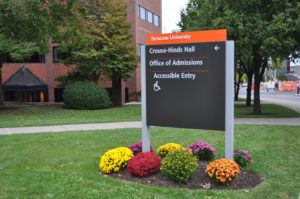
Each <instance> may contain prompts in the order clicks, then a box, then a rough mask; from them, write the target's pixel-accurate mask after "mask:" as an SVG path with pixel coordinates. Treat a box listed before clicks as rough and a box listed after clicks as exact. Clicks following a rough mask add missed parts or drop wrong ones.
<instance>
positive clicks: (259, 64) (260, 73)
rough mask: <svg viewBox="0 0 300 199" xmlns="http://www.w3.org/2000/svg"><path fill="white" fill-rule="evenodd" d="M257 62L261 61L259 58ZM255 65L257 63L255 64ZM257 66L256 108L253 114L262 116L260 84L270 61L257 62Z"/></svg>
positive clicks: (255, 79) (255, 83)
mask: <svg viewBox="0 0 300 199" xmlns="http://www.w3.org/2000/svg"><path fill="white" fill-rule="evenodd" d="M257 60H261V58H260V57H258V59H257ZM254 63H255V62H254ZM256 63H257V64H256V66H254V106H253V114H255V115H260V114H261V105H260V82H261V80H262V78H263V75H264V73H265V69H266V67H267V64H268V61H267V59H264V60H263V61H257V62H256Z"/></svg>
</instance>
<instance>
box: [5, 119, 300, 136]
mask: <svg viewBox="0 0 300 199" xmlns="http://www.w3.org/2000/svg"><path fill="white" fill-rule="evenodd" d="M234 124H249V125H289V126H300V118H276V119H268V118H261V119H256V118H254V119H252V118H238V119H235V120H234ZM123 128H142V122H141V121H137V122H116V123H97V124H75V125H59V126H37V127H18V128H0V135H12V134H30V133H45V132H50V133H55V132H66V131H90V130H108V129H123Z"/></svg>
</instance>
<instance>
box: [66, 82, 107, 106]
mask: <svg viewBox="0 0 300 199" xmlns="http://www.w3.org/2000/svg"><path fill="white" fill-rule="evenodd" d="M63 98H64V102H65V105H67V106H68V107H70V108H73V109H85V110H86V109H87V110H93V109H101V108H107V107H109V106H110V104H111V102H110V98H109V96H108V93H107V91H106V90H105V89H104V88H103V87H101V86H98V85H97V84H95V83H93V82H89V81H78V82H73V83H70V84H68V85H67V86H66V87H65V90H64V94H63Z"/></svg>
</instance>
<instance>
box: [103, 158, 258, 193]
mask: <svg viewBox="0 0 300 199" xmlns="http://www.w3.org/2000/svg"><path fill="white" fill-rule="evenodd" d="M198 165H199V166H198V168H197V172H196V174H195V176H194V177H193V178H192V180H191V181H190V182H189V183H188V184H180V183H176V182H174V181H172V180H170V179H169V178H168V177H167V176H165V175H163V174H162V173H161V172H160V171H159V172H158V173H155V174H152V175H150V176H147V177H136V176H132V175H131V174H130V173H128V171H127V169H125V170H122V171H120V172H118V173H111V174H102V175H108V176H111V177H114V178H119V179H121V180H125V181H131V182H137V183H141V184H146V185H154V186H164V187H173V188H186V189H206V190H222V189H227V190H230V189H248V188H253V187H256V186H257V185H259V184H260V183H261V182H262V181H263V180H264V178H263V177H262V176H260V175H258V174H256V173H254V172H251V171H247V170H244V169H241V173H240V175H239V176H237V177H236V178H235V179H233V180H232V181H231V182H230V183H229V185H223V184H219V183H216V182H214V181H212V179H211V178H209V176H208V175H207V174H206V173H205V168H206V165H207V163H206V162H198Z"/></svg>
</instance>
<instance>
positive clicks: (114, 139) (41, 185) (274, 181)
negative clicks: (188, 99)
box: [0, 125, 300, 199]
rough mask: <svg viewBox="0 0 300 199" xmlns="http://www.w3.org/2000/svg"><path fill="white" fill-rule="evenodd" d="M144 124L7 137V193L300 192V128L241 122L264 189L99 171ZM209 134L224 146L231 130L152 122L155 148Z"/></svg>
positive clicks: (3, 179)
mask: <svg viewBox="0 0 300 199" xmlns="http://www.w3.org/2000/svg"><path fill="white" fill-rule="evenodd" d="M140 139H141V130H140V129H120V130H106V131H87V132H68V133H52V134H51V133H44V134H32V135H11V136H1V139H0V154H1V155H0V184H1V186H0V198H1V199H5V198H105V199H106V198H122V199H123V198H130V199H132V198H180V199H182V198H188V199H191V198H220V199H223V198H230V199H233V198H237V199H240V198H247V199H248V198H255V199H256V198H272V199H274V198H280V199H281V198H298V194H299V191H300V184H299V182H300V170H299V162H300V156H299V154H300V148H299V146H300V127H291V126H263V125H261V126H252V125H251V126H248V125H236V127H235V147H236V148H237V147H240V148H242V149H246V150H249V153H250V154H252V155H253V159H254V161H255V163H254V164H253V165H250V167H249V168H248V169H249V170H251V171H255V172H257V173H259V174H261V175H263V176H264V178H265V181H264V182H263V183H262V184H260V185H259V186H258V187H256V188H252V189H248V190H231V191H205V190H187V189H172V188H165V187H155V186H145V185H141V184H136V183H132V182H124V181H120V180H117V179H113V178H110V177H105V176H101V175H100V174H99V173H98V164H99V160H100V156H101V155H103V154H104V153H105V152H106V151H107V150H109V149H112V148H115V147H119V146H125V147H128V146H129V145H131V144H133V143H135V142H137V141H140ZM199 140H205V141H206V142H207V143H209V144H211V145H213V146H214V147H215V148H216V150H217V153H218V155H221V154H223V153H224V132H221V131H204V130H188V129H175V128H152V129H151V142H152V145H153V147H154V149H155V150H157V148H158V147H159V146H160V145H162V144H165V143H169V142H175V143H178V144H182V145H183V146H185V147H187V146H188V145H189V144H191V143H193V142H195V141H199Z"/></svg>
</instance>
